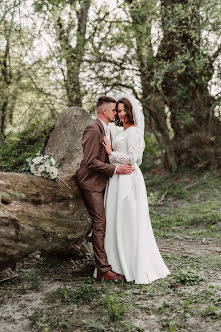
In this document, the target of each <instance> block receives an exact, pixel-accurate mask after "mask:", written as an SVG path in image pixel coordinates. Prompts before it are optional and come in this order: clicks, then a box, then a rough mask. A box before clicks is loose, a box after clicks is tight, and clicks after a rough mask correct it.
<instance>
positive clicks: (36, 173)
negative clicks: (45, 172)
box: [33, 171, 41, 176]
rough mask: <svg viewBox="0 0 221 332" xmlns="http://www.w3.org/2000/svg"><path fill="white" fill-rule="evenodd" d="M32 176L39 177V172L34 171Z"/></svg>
mask: <svg viewBox="0 0 221 332" xmlns="http://www.w3.org/2000/svg"><path fill="white" fill-rule="evenodd" d="M33 174H34V175H36V176H41V172H39V171H34V172H33Z"/></svg>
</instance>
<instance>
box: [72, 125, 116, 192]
mask: <svg viewBox="0 0 221 332" xmlns="http://www.w3.org/2000/svg"><path fill="white" fill-rule="evenodd" d="M104 136H105V131H104V127H103V125H102V123H101V122H100V120H98V119H96V120H95V121H93V122H92V123H91V124H90V125H88V126H87V127H86V128H85V130H84V133H83V137H82V146H83V160H82V162H81V165H80V168H79V169H78V171H77V182H78V184H79V186H80V188H81V189H83V190H88V191H97V192H101V191H103V190H104V188H105V187H106V184H107V180H108V178H109V177H111V176H112V175H113V174H114V171H115V166H114V165H110V164H109V159H108V155H107V153H106V151H105V148H104V146H103V144H102V142H103V138H104Z"/></svg>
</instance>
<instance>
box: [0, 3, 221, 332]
mask: <svg viewBox="0 0 221 332" xmlns="http://www.w3.org/2000/svg"><path fill="white" fill-rule="evenodd" d="M220 26H221V4H220V1H219V0H210V1H206V0H118V1H117V0H111V1H108V0H106V1H101V0H66V1H65V0H7V1H6V0H0V171H1V172H21V171H22V168H23V167H24V166H25V165H26V159H27V158H28V157H30V156H31V157H34V156H35V154H36V152H38V151H40V150H41V149H42V147H43V145H44V142H45V138H46V136H47V134H48V133H49V132H50V128H52V127H53V125H54V124H55V122H56V120H57V118H58V117H59V114H60V113H61V112H62V111H63V110H64V109H66V108H67V107H69V106H79V107H83V108H84V109H86V110H87V111H88V112H89V113H90V114H91V115H92V116H94V115H95V103H96V100H97V98H98V97H99V96H100V95H103V94H106V95H110V96H113V97H114V96H116V95H117V94H118V93H119V92H121V91H122V92H126V93H132V94H133V95H134V96H135V97H136V98H137V99H138V100H139V102H140V103H141V105H142V108H143V111H144V115H145V141H146V149H145V153H144V159H143V164H142V165H141V168H142V171H143V174H144V179H145V182H146V186H147V194H148V199H149V205H150V215H151V222H152V225H153V230H154V234H155V236H156V239H157V243H158V245H159V248H160V251H161V253H162V255H163V258H164V260H165V262H166V264H167V266H168V267H169V269H170V271H171V275H170V277H168V278H166V279H165V280H159V281H157V282H155V283H153V284H151V285H144V286H143V285H141V286H139V285H134V284H132V283H129V284H127V283H124V284H110V285H106V284H105V283H101V284H98V283H96V282H95V281H94V280H93V279H92V278H87V277H86V278H83V277H82V278H80V277H79V276H78V277H77V278H74V277H73V271H74V270H76V268H80V269H82V267H84V268H85V267H88V266H90V267H91V264H93V259H92V257H91V256H86V257H84V258H83V259H82V257H81V259H80V260H75V261H74V260H72V259H71V260H70V259H68V260H64V259H63V258H62V259H60V258H58V257H53V258H50V259H49V258H45V257H43V256H41V252H37V253H34V254H33V255H30V256H28V257H27V258H26V260H24V261H23V262H22V263H19V264H17V267H16V270H15V271H11V272H13V273H12V274H11V272H10V270H7V271H5V272H4V273H3V274H2V275H1V274H0V305H1V311H0V318H1V319H0V321H1V323H0V330H2V331H8V332H10V331H13V332H14V331H16V332H17V331H24V330H27V331H53V332H54V331H64V330H65V331H96V332H97V331H105V332H107V331H116V332H119V331H122V332H124V331H147V330H148V331H157V332H158V331H179V332H180V331H185V332H186V331H192V330H194V331H197V332H198V331H213V332H216V331H217V332H218V331H219V330H220V326H219V323H220V319H221V307H220V303H221V300H220V299H221V276H220V269H221V265H220V253H221V250H220V241H221V238H220V227H221V206H220V197H221V175H220V166H221V144H220V142H221V106H220V101H221V84H220V82H221V33H220ZM1 172H0V175H1V176H2V178H1V181H0V184H4V186H6V187H4V188H6V189H7V181H8V183H9V182H10V174H7V178H6V179H5V180H4V176H5V174H6V173H1ZM17 175H18V174H17ZM11 176H12V179H18V178H19V177H17V178H16V176H14V175H11ZM38 180H39V183H40V179H38ZM36 181H37V180H36ZM45 181H46V180H45ZM42 183H43V182H42ZM44 183H46V182H44ZM50 186H53V185H52V184H50V185H49V187H50ZM27 188H29V186H27ZM39 188H40V187H39ZM39 188H37V189H36V190H40V189H39ZM1 194H5V193H2V192H1V189H0V195H1ZM10 195H11V196H10V197H14V198H13V199H17V198H16V197H15V196H16V195H14V194H13V193H12V194H10ZM13 195H14V196H13ZM3 196H4V195H3ZM3 196H2V197H3ZM6 196H7V195H6ZM36 197H37V198H36V202H37V200H38V199H40V198H39V197H40V196H39V195H36ZM3 198H4V197H3ZM8 199H9V198H8V196H7V197H6V198H4V199H3V201H0V207H1V208H2V211H3V210H4V211H6V210H7V206H9V209H10V203H9V202H10V199H9V200H8ZM30 199H32V198H31V197H30ZM18 201H19V197H18ZM33 202H34V204H38V205H36V207H38V209H39V206H40V205H39V203H38V202H37V203H36V202H35V199H33ZM7 204H9V205H7ZM16 204H17V201H16ZM43 205H44V204H43ZM16 206H17V205H16ZM44 207H45V206H44ZM46 207H47V205H46ZM2 211H0V213H2V215H1V216H3V217H2V218H1V220H2V221H3V222H4V216H5V215H4V214H3V212H2ZM36 211H37V208H36ZM58 215H59V213H58ZM12 219H13V218H12ZM13 220H14V219H13ZM13 220H12V221H13ZM9 224H10V222H9V223H8V224H7V225H9ZM1 234H2V237H1V238H0V240H1V241H4V240H5V239H4V236H5V233H4V227H3V228H2V229H1ZM9 240H10V234H9ZM15 273H16V274H15ZM15 275H17V277H15ZM8 278H9V279H8ZM11 278H12V279H13V280H11ZM2 280H3V281H2ZM5 280H11V281H9V282H8V281H7V282H5Z"/></svg>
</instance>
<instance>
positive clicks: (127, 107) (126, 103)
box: [114, 98, 134, 127]
mask: <svg viewBox="0 0 221 332" xmlns="http://www.w3.org/2000/svg"><path fill="white" fill-rule="evenodd" d="M119 104H123V105H124V108H125V111H126V118H127V121H128V122H129V123H130V124H134V120H133V112H132V105H131V103H130V102H129V100H128V99H127V98H121V99H119V100H118V101H117V103H116V111H117V109H118V105H119ZM114 121H115V123H116V125H117V126H119V127H123V123H122V122H121V121H120V119H119V117H118V114H117V115H116V117H115V120H114Z"/></svg>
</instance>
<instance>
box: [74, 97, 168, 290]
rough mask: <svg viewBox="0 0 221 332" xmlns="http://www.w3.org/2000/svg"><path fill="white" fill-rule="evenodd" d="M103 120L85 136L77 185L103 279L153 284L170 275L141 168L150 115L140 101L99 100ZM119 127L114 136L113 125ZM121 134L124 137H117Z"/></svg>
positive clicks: (121, 99) (99, 120) (100, 116)
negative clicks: (157, 241)
mask: <svg viewBox="0 0 221 332" xmlns="http://www.w3.org/2000/svg"><path fill="white" fill-rule="evenodd" d="M96 110H97V118H96V120H95V121H93V122H92V123H91V124H90V125H89V126H87V127H86V129H85V130H84V133H83V138H82V145H83V160H82V162H81V165H80V168H79V170H78V172H77V182H78V185H79V187H80V189H81V192H82V195H83V197H84V200H85V202H86V206H87V209H88V211H89V214H90V216H91V218H92V244H93V251H94V258H95V264H96V270H95V277H96V278H97V279H98V280H102V279H105V280H126V281H127V282H129V281H135V283H136V284H149V283H151V282H153V281H154V280H156V279H159V278H165V277H166V276H167V275H168V274H169V273H170V272H169V270H168V268H167V267H166V265H165V263H164V261H163V259H162V257H161V254H160V252H159V249H158V247H157V244H156V241H155V238H154V234H153V230H152V226H151V222H150V217H149V207H148V200H147V193H146V187H145V183H144V179H143V175H142V173H141V170H140V168H139V165H140V164H141V162H142V156H143V151H144V147H145V143H144V116H143V112H142V110H141V109H140V106H139V104H138V103H137V101H136V99H135V98H133V97H132V96H121V97H120V98H118V100H117V101H115V100H114V99H113V98H111V97H107V96H102V97H100V98H99V99H98V101H97V105H96ZM110 122H113V123H115V126H118V128H119V127H120V128H121V129H120V128H119V130H116V128H117V127H116V128H114V126H113V127H112V128H113V130H112V132H111V130H110V127H108V124H109V123H110ZM116 132H117V133H118V134H117V135H116Z"/></svg>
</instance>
